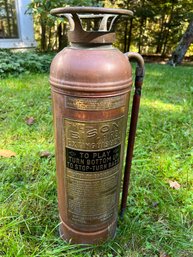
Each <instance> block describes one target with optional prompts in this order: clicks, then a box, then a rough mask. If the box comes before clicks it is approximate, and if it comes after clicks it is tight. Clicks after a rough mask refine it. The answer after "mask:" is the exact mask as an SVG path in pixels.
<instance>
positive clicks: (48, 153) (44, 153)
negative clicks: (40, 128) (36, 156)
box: [40, 151, 52, 158]
mask: <svg viewBox="0 0 193 257" xmlns="http://www.w3.org/2000/svg"><path fill="white" fill-rule="evenodd" d="M51 155H52V154H51V153H50V152H48V151H43V152H40V157H41V158H48V157H50V156H51Z"/></svg>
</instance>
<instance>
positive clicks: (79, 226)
mask: <svg viewBox="0 0 193 257" xmlns="http://www.w3.org/2000/svg"><path fill="white" fill-rule="evenodd" d="M51 14H53V15H57V16H60V17H65V18H67V19H68V20H69V23H70V31H69V33H68V38H69V41H70V45H69V47H66V48H65V49H63V50H62V51H61V52H60V53H58V54H57V55H56V57H55V58H54V60H53V61H52V64H51V72H50V83H51V89H52V99H53V111H54V126H55V148H56V169H57V190H58V206H59V214H60V220H61V224H60V234H61V236H62V237H63V239H65V240H67V241H71V242H73V243H84V244H85V243H91V244H95V243H101V242H104V241H105V240H107V239H108V238H113V237H114V235H115V231H116V224H117V218H118V206H119V198H120V190H121V178H122V169H123V161H124V160H123V159H124V151H125V137H126V129H127V117H128V107H129V98H130V92H131V86H132V70H131V65H130V63H129V62H128V57H129V59H130V57H134V58H135V59H136V60H137V61H138V63H139V67H138V68H137V74H136V83H135V87H136V94H135V95H137V96H134V102H133V109H134V110H133V111H132V120H133V122H131V129H130V137H129V140H130V144H129V149H130V150H129V149H128V154H127V161H128V163H129V164H128V165H127V166H126V172H125V179H124V187H123V199H122V213H123V210H124V209H125V207H126V201H127V193H128V181H129V174H130V168H131V159H132V153H133V145H134V137H135V131H136V122H137V113H138V106H139V99H138V96H139V88H140V87H141V85H142V77H143V61H142V58H141V56H139V55H138V54H134V53H133V54H131V53H128V54H126V55H124V54H122V53H121V52H120V51H119V50H118V49H116V48H114V47H113V46H112V43H113V42H114V40H115V32H114V24H115V23H116V22H117V20H118V19H119V17H120V16H121V15H124V16H131V15H132V12H131V11H129V10H122V9H106V8H95V7H68V8H57V9H53V10H52V11H51Z"/></svg>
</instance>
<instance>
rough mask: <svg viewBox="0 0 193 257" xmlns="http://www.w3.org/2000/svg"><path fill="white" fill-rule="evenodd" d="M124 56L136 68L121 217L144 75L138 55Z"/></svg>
mask: <svg viewBox="0 0 193 257" xmlns="http://www.w3.org/2000/svg"><path fill="white" fill-rule="evenodd" d="M125 55H126V56H127V57H128V58H129V59H134V60H135V61H136V62H137V67H136V72H135V93H134V96H133V105H132V111H131V121H130V130H129V139H128V146H127V156H126V165H125V172H124V178H123V190H122V200H121V213H120V215H121V217H123V214H124V211H125V209H126V206H127V195H128V188H129V181H130V173H131V164H132V157H133V149H134V143H135V135H136V129H137V121H138V114H139V106H140V97H141V89H142V84H143V78H144V74H145V71H144V60H143V58H142V56H141V55H140V54H138V53H133V52H128V53H125Z"/></svg>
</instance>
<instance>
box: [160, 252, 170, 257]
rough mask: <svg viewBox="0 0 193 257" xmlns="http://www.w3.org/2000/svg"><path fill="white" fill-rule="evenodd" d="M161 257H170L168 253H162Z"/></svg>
mask: <svg viewBox="0 0 193 257" xmlns="http://www.w3.org/2000/svg"><path fill="white" fill-rule="evenodd" d="M159 257H170V256H169V255H168V254H167V253H164V252H161V253H160V255H159Z"/></svg>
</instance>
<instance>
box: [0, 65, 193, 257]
mask: <svg viewBox="0 0 193 257" xmlns="http://www.w3.org/2000/svg"><path fill="white" fill-rule="evenodd" d="M192 81H193V73H192V67H176V68H172V67H170V66H164V65H150V64H147V65H146V77H145V82H144V88H143V93H142V99H141V109H140V116H139V123H138V130H137V137H136V145H135V151H134V158H133V165H132V172H131V184H130V190H129V196H128V204H127V209H126V212H125V217H124V219H123V220H119V223H118V229H117V233H116V237H115V239H114V240H110V241H108V242H106V243H104V244H102V245H100V246H85V247H82V246H80V245H70V244H67V243H65V242H63V241H62V240H61V239H60V238H59V235H58V225H59V224H58V223H59V218H58V209H57V195H56V177H55V160H54V157H53V156H54V138H53V124H52V112H51V99H50V95H51V93H50V87H49V83H48V75H47V74H43V75H40V74H37V75H36V74H34V75H31V74H28V75H23V76H20V78H7V79H2V80H1V81H0V92H1V94H0V120H1V122H0V134H1V137H0V149H2V148H3V149H9V150H12V151H14V152H15V153H16V157H12V158H10V159H5V158H1V159H0V170H1V172H0V202H1V206H0V256H5V257H13V256H21V257H25V256H31V257H41V256H42V257H51V256H52V257H53V256H57V257H63V256H67V257H91V256H93V257H160V256H170V257H190V256H193V252H192V238H191V236H192V234H191V233H192V231H191V229H192V214H193V212H192V197H193V192H192V190H191V188H192V181H193V180H192V165H193V148H192V146H193V137H192V135H193V120H192V116H193V101H192V99H193V98H192V88H191V87H192ZM7 99H9V101H7ZM26 117H34V119H35V122H34V124H33V125H31V126H28V125H27V124H26V123H25V119H26ZM41 151H49V152H50V153H52V156H51V157H48V158H41V157H40V155H39V153H40V152H41ZM169 180H172V181H177V182H178V183H179V184H180V185H181V187H180V189H179V190H175V189H172V188H170V186H169V183H168V181H169Z"/></svg>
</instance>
